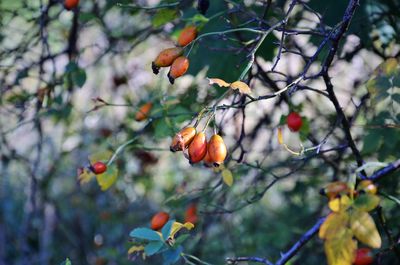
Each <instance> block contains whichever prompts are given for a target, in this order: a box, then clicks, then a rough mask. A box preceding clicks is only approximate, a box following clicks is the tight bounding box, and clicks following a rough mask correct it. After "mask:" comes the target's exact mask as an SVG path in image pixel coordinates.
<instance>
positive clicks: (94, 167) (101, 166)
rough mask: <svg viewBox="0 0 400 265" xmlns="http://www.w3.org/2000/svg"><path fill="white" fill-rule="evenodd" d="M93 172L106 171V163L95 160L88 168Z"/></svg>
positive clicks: (100, 172)
mask: <svg viewBox="0 0 400 265" xmlns="http://www.w3.org/2000/svg"><path fill="white" fill-rule="evenodd" d="M90 169H91V170H92V171H93V173H94V174H96V175H97V174H102V173H104V172H106V170H107V165H106V164H104V163H103V162H96V163H94V164H93V165H92V166H91V168H90Z"/></svg>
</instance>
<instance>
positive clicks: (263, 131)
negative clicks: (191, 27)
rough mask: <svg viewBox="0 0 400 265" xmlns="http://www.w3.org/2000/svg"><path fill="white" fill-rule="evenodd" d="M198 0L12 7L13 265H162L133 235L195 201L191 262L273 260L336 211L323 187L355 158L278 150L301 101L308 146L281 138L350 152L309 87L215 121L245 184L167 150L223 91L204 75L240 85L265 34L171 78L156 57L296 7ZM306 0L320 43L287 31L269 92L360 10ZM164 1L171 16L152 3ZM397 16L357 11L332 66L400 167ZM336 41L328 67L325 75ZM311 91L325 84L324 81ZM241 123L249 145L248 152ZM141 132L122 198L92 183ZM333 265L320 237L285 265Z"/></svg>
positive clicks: (88, 0) (262, 59)
mask: <svg viewBox="0 0 400 265" xmlns="http://www.w3.org/2000/svg"><path fill="white" fill-rule="evenodd" d="M196 2H197V1H190V0H184V1H179V2H176V1H156V0H148V1H146V0H138V1H130V0H108V1H105V0H99V1H94V0H81V1H80V4H79V8H78V9H75V10H73V11H67V10H65V9H64V7H63V3H62V1H56V0H40V1H39V0H26V1H16V0H2V1H1V2H0V89H1V97H0V140H1V141H0V146H1V153H0V155H1V163H0V169H1V172H0V264H1V265H5V264H41V265H46V264H60V263H61V262H62V261H63V260H65V258H66V257H69V258H70V259H71V261H72V264H96V265H101V264H132V263H135V264H161V258H160V257H159V256H154V257H150V258H148V259H147V260H145V261H142V260H141V259H136V260H135V261H130V260H129V259H128V255H127V251H128V249H129V247H130V245H131V243H130V242H129V241H130V238H129V232H130V231H131V230H132V229H133V228H135V227H139V226H148V225H149V221H150V219H151V216H152V215H153V214H154V213H156V212H158V211H161V210H163V211H167V212H169V213H170V214H171V216H173V218H174V219H176V220H178V221H181V222H182V221H183V219H184V212H185V209H186V207H187V206H188V205H189V204H190V203H192V202H195V203H197V205H198V208H199V221H198V223H197V224H196V227H195V229H194V230H192V231H191V232H190V234H191V237H190V238H189V239H188V240H186V242H185V243H184V245H183V246H184V249H185V250H184V252H185V253H190V254H191V255H194V256H196V257H198V258H199V259H201V260H205V261H207V262H209V263H211V264H224V263H225V258H226V257H234V256H248V255H252V256H261V257H267V258H268V259H270V260H276V259H278V258H279V257H280V253H281V252H282V251H284V250H286V249H288V248H289V247H290V246H291V244H293V243H294V242H295V241H296V240H298V238H299V237H300V236H301V235H302V234H303V233H304V232H305V231H306V230H307V229H308V228H309V227H310V226H311V225H312V224H313V223H314V222H315V220H316V219H317V218H318V217H319V216H321V215H324V214H327V212H328V211H327V208H326V202H327V201H326V199H325V198H322V197H321V196H320V195H319V194H318V191H319V189H320V188H321V187H323V186H324V185H326V183H328V182H330V181H332V180H343V181H346V180H347V178H348V177H349V176H350V175H352V174H354V170H355V169H356V168H357V165H356V163H355V160H354V157H353V156H352V155H351V152H350V150H348V149H345V148H338V149H336V151H334V152H327V153H320V154H317V153H316V152H315V151H310V152H307V153H305V154H303V155H302V156H293V155H292V154H290V153H288V152H287V151H286V150H285V149H283V148H282V147H281V146H280V145H279V144H278V142H277V140H276V128H277V126H278V125H279V124H280V121H281V120H282V118H281V117H284V116H286V115H287V114H288V113H289V111H290V110H293V109H297V110H298V111H300V112H301V113H302V115H303V116H304V118H305V119H306V123H307V124H308V126H306V127H307V129H306V131H305V132H303V134H304V135H303V136H302V137H301V138H300V137H299V135H298V134H296V133H291V132H289V131H288V130H287V129H286V130H284V135H283V136H284V139H285V141H286V142H287V144H288V145H290V146H291V147H292V148H293V149H296V150H297V149H299V148H300V143H302V144H303V145H304V146H305V147H306V148H308V147H313V146H315V145H318V144H320V143H323V144H322V145H321V147H322V150H325V149H329V148H337V147H340V146H341V145H343V144H346V142H345V141H344V139H345V138H344V135H343V131H342V128H341V127H340V126H338V123H339V122H340V121H339V118H338V117H337V115H336V112H335V110H334V108H333V106H332V104H331V103H330V102H329V101H328V100H327V99H326V98H325V97H323V96H321V95H319V94H318V93H313V91H308V90H303V89H299V90H297V91H293V92H292V93H286V94H285V95H283V96H282V97H278V98H274V99H270V100H267V101H255V102H253V103H251V104H249V105H248V106H247V107H246V112H245V116H244V115H243V113H242V110H241V109H240V108H227V109H225V110H220V111H218V112H217V115H216V123H215V124H212V125H211V127H213V126H216V127H217V128H218V131H219V132H220V133H221V134H222V135H223V137H224V139H225V142H226V144H227V146H228V150H229V151H230V157H229V160H228V162H227V163H226V165H225V166H226V167H227V168H229V169H230V171H231V172H232V173H233V177H234V183H233V185H232V186H231V187H229V186H227V185H225V184H223V182H222V180H221V173H220V172H218V170H212V169H209V168H205V167H203V166H201V165H195V166H191V165H189V163H188V162H187V160H186V159H185V158H184V157H183V156H182V155H181V154H173V153H170V152H169V143H170V140H171V137H172V136H173V135H174V134H175V132H176V131H178V130H179V129H180V128H183V127H184V126H186V125H188V124H189V123H190V122H191V120H192V119H193V117H195V115H196V114H197V113H198V112H199V111H200V110H201V109H202V108H203V107H205V106H207V105H209V104H210V103H212V102H213V100H215V99H216V98H218V97H219V96H220V95H222V94H223V93H224V91H225V90H224V89H222V88H217V87H212V86H209V85H208V81H207V80H206V77H218V78H222V79H224V80H226V81H228V82H233V81H235V80H237V79H238V77H239V75H240V73H241V72H242V71H243V69H244V67H245V66H246V64H247V62H248V60H249V58H248V54H249V52H250V50H251V47H252V46H251V45H252V44H253V42H254V40H255V37H256V36H255V35H254V34H253V33H247V32H246V33H242V32H240V33H239V32H237V33H234V34H215V35H212V36H209V37H206V38H202V39H200V40H199V41H198V42H196V44H195V45H194V46H193V48H192V50H191V52H190V54H189V59H190V68H189V72H188V74H187V75H185V76H184V77H182V78H180V79H178V80H177V82H176V85H174V86H172V85H169V84H168V80H167V78H166V73H167V72H166V70H162V71H161V73H160V74H159V76H154V75H153V74H152V72H151V67H150V65H151V61H152V60H153V59H154V58H155V56H156V55H157V54H158V53H159V52H160V51H161V50H162V49H164V48H167V47H170V46H172V45H173V44H174V41H176V38H177V35H178V33H179V31H180V30H181V29H182V28H183V27H184V25H186V24H191V23H198V24H199V25H201V28H200V34H203V33H208V32H219V31H224V30H228V29H232V28H237V27H248V28H261V29H267V28H268V27H269V26H271V25H273V24H274V23H276V22H277V21H279V20H280V19H282V18H283V17H284V16H285V12H286V11H287V9H288V6H289V4H290V1H286V0H273V1H252V0H250V1H227V0H226V1H222V0H221V1H210V2H211V5H210V8H209V9H208V11H207V13H206V14H205V15H204V16H203V15H201V14H200V13H199V12H198V11H197V10H196ZM302 2H303V3H302V5H299V6H296V8H295V9H294V11H293V14H292V15H291V17H290V19H289V20H288V22H287V28H288V29H294V30H303V29H304V30H310V31H312V32H314V33H315V34H304V35H303V34H295V31H293V32H294V34H292V35H288V36H289V37H287V38H286V39H285V41H284V43H283V44H284V51H286V52H285V53H282V56H281V60H280V61H279V64H278V66H277V68H276V69H275V70H274V71H270V69H271V67H272V65H273V64H274V62H275V60H276V58H277V55H278V53H279V46H280V45H283V44H280V40H281V32H278V31H277V32H274V33H273V34H271V35H269V36H268V37H267V38H266V40H265V41H264V42H263V44H262V45H261V47H260V48H259V49H258V50H257V52H256V61H255V63H254V66H253V71H251V73H250V74H249V77H247V78H248V81H250V85H251V87H252V89H253V94H252V95H254V96H255V97H256V96H260V95H265V94H269V93H272V92H274V91H276V90H277V89H280V88H282V87H284V86H286V85H288V84H289V83H290V82H292V81H293V80H294V79H295V78H296V77H297V76H298V75H299V74H300V73H301V72H302V70H303V67H304V66H305V64H306V58H310V57H311V56H312V55H313V54H314V52H315V51H316V49H317V47H318V45H320V43H321V41H322V40H323V39H324V36H325V35H321V34H322V33H324V32H325V34H326V32H329V31H330V30H331V29H332V28H334V27H335V26H337V25H338V23H340V21H341V19H342V15H343V13H344V10H345V8H346V6H347V1H334V0H328V1H319V0H309V1H302ZM157 5H167V6H169V7H166V8H156V9H145V8H143V7H150V6H157ZM266 5H270V7H269V8H268V9H267V11H265V10H266V8H265V6H266ZM399 9H400V5H399V3H398V1H395V0H387V1H378V0H365V1H360V6H359V7H358V8H357V11H356V14H355V16H354V18H353V20H352V23H351V27H350V29H349V31H348V32H347V34H346V36H345V38H344V41H342V42H341V46H340V48H339V51H338V54H337V58H336V59H335V64H334V66H333V67H332V69H331V73H332V82H333V83H334V85H335V91H336V93H337V94H338V98H339V101H340V104H341V106H342V107H343V109H344V112H345V114H346V115H348V117H349V119H350V120H351V122H352V124H353V127H352V133H353V138H354V139H355V142H356V144H357V146H358V147H359V148H360V150H361V151H362V155H363V158H364V160H365V161H366V162H378V161H379V162H382V163H388V162H392V161H394V160H396V159H398V158H399V157H400V137H399V135H400V133H399V119H400V91H399V87H400V79H399V76H400V75H399V68H400V67H399V64H398V61H397V60H396V59H389V58H392V57H397V56H398V55H399V50H400V49H399V36H400V35H399V32H400V19H399V12H398V10H399ZM257 18H261V19H257ZM329 48H330V47H329V46H324V47H323V49H322V51H321V53H320V55H319V56H318V57H317V58H315V59H316V60H315V62H314V63H313V65H312V67H311V70H310V71H311V72H312V73H317V71H318V69H319V67H320V65H321V63H323V62H324V60H325V58H326V55H327V53H328V52H329ZM296 52H297V54H296ZM298 54H302V56H299V55H298ZM382 62H385V63H384V64H381V63H382ZM379 65H381V66H380V67H378V66H379ZM377 67H378V68H377ZM279 73H283V74H279ZM307 86H310V87H314V88H317V89H320V90H324V85H323V83H322V82H321V80H317V79H316V80H309V81H307ZM235 100H236V101H237V100H241V99H240V97H239V96H238V95H234V96H233V97H231V98H229V99H226V100H225V101H222V103H223V104H227V105H229V104H232V102H235ZM149 101H151V102H153V104H154V105H153V108H152V111H151V115H150V118H149V119H148V120H146V121H144V122H137V121H135V119H134V118H135V114H136V112H137V109H138V107H139V106H140V105H141V104H143V103H145V102H149ZM103 102H107V103H109V104H103ZM358 106H359V107H358ZM244 117H245V118H244ZM242 123H244V126H243V128H245V129H244V130H245V135H244V137H243V139H241V140H240V146H238V145H237V143H238V141H239V139H240V138H241V134H242V133H241V130H242V129H241V128H242ZM207 133H208V134H211V130H210V131H207ZM325 136H329V137H328V138H327V139H325V138H324V137H325ZM130 139H135V140H134V141H133V142H132V144H130V145H128V146H127V147H126V148H124V149H123V150H122V152H121V153H119V154H118V156H117V157H116V160H115V166H116V167H117V168H118V177H117V181H116V183H115V184H114V185H113V186H112V187H111V188H109V189H108V190H106V191H102V190H101V189H100V187H99V186H98V184H97V183H96V181H91V182H89V183H87V184H85V185H80V184H79V182H78V181H77V169H78V168H79V167H82V166H87V165H88V157H89V156H91V155H93V154H98V153H102V152H104V151H107V150H108V151H111V152H115V151H116V150H117V148H118V147H120V146H121V145H122V144H124V143H125V142H126V141H129V140H130ZM322 139H324V141H322ZM243 155H244V159H242V158H241V157H243ZM374 169H376V168H372V170H371V171H369V172H368V173H369V174H370V173H372V171H373V170H374ZM277 176H279V178H277ZM398 176H399V174H398V173H394V174H392V175H390V176H387V177H385V178H384V179H382V180H381V181H380V182H379V190H380V192H382V194H386V195H391V196H393V198H395V197H398V196H399V190H400V187H399V182H398ZM393 198H390V196H382V203H381V205H382V207H383V212H384V215H385V216H386V218H387V224H388V227H390V229H391V232H392V234H393V235H394V237H395V238H397V239H399V236H400V230H399V225H398V224H399V223H400V211H399V203H398V200H397V202H396V200H394V199H393ZM372 215H373V216H374V217H376V214H374V213H373V214H372ZM378 228H379V229H380V232H381V235H382V238H383V242H384V243H383V248H382V250H379V251H377V252H376V253H377V254H378V256H379V262H380V263H379V264H395V263H396V262H397V261H398V260H396V258H395V256H394V254H393V252H391V251H389V250H388V249H387V248H388V247H389V244H390V243H389V241H388V239H387V237H386V236H385V234H384V232H383V231H382V227H381V226H379V224H378ZM324 262H325V257H324V253H323V245H322V241H321V240H319V239H314V240H312V241H310V243H309V244H307V245H306V246H305V247H304V248H303V249H302V250H301V251H300V252H299V253H298V255H296V256H295V257H294V258H293V259H292V260H291V261H290V263H289V264H323V263H324Z"/></svg>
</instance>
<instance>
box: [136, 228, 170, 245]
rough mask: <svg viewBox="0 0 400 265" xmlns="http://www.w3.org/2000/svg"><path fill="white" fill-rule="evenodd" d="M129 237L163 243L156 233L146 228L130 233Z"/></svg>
mask: <svg viewBox="0 0 400 265" xmlns="http://www.w3.org/2000/svg"><path fill="white" fill-rule="evenodd" d="M129 236H130V237H135V238H138V239H145V240H149V241H161V237H160V235H159V234H158V233H157V232H156V231H154V230H151V229H150V228H146V227H139V228H135V229H133V230H132V231H131V232H130V233H129ZM161 242H162V241H161Z"/></svg>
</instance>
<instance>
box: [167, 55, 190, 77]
mask: <svg viewBox="0 0 400 265" xmlns="http://www.w3.org/2000/svg"><path fill="white" fill-rule="evenodd" d="M188 69H189V59H188V58H186V57H185V56H181V57H178V58H176V60H175V61H174V62H173V63H172V65H171V68H170V70H169V73H168V79H169V82H170V83H171V84H173V83H174V81H175V79H177V78H178V77H180V76H182V75H184V74H185V73H186V71H187V70H188Z"/></svg>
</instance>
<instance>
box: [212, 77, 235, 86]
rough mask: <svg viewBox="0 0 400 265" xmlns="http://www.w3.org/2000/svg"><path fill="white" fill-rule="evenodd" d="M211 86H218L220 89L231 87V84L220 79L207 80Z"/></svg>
mask: <svg viewBox="0 0 400 265" xmlns="http://www.w3.org/2000/svg"><path fill="white" fill-rule="evenodd" d="M207 79H208V82H209V84H210V85H214V84H217V85H218V86H219V87H229V86H230V85H231V84H230V83H228V82H225V81H224V80H222V79H220V78H207Z"/></svg>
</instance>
